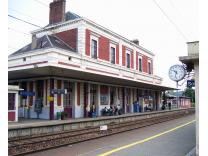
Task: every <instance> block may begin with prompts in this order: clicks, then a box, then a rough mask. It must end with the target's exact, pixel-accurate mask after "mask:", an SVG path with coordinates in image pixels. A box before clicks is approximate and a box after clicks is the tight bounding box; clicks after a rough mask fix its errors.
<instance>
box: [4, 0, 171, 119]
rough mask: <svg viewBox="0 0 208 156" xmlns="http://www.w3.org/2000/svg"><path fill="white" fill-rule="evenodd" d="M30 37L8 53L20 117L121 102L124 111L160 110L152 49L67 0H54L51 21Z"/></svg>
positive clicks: (74, 112) (84, 111)
mask: <svg viewBox="0 0 208 156" xmlns="http://www.w3.org/2000/svg"><path fill="white" fill-rule="evenodd" d="M31 34H32V42H31V43H30V44H28V45H26V46H25V47H23V48H21V49H19V50H18V51H16V52H14V53H13V54H11V55H10V56H9V59H8V68H9V69H8V77H9V84H10V85H17V86H19V88H21V89H24V91H22V92H21V93H19V101H18V117H24V118H37V116H38V117H39V118H41V119H50V120H53V119H57V112H65V113H66V114H67V117H68V118H84V117H88V112H89V110H90V109H91V108H93V109H94V110H95V115H96V116H101V115H102V113H101V112H102V110H103V109H104V108H105V107H106V108H110V106H112V107H114V106H117V107H119V108H120V109H122V110H123V112H124V113H133V112H137V110H136V108H135V107H134V104H133V103H134V102H135V101H138V102H139V104H140V105H141V107H142V111H144V108H145V106H147V105H150V106H151V107H152V109H153V110H160V107H161V103H162V101H161V98H162V96H161V93H162V91H165V90H170V89H172V88H169V87H165V86H162V78H161V77H159V76H156V75H155V70H154V56H155V55H154V53H152V52H151V51H149V50H147V49H146V48H144V47H142V46H141V45H139V41H138V40H129V39H127V38H125V37H123V36H121V35H119V34H117V33H115V32H113V31H111V30H109V29H107V28H105V27H103V26H101V25H99V24H97V23H95V22H93V21H91V20H89V19H86V18H84V17H81V16H79V15H76V14H74V13H72V12H65V0H54V1H53V2H52V3H51V4H50V13H49V24H48V25H47V26H46V27H44V28H41V29H38V30H35V31H33V32H31Z"/></svg>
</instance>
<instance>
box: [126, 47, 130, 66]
mask: <svg viewBox="0 0 208 156" xmlns="http://www.w3.org/2000/svg"><path fill="white" fill-rule="evenodd" d="M130 53H131V52H130V51H127V52H126V67H127V68H130V62H131V57H130Z"/></svg>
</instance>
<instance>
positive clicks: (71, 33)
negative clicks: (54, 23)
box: [56, 28, 77, 50]
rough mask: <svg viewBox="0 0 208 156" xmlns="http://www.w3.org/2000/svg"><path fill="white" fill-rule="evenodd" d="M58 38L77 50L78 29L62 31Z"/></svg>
mask: <svg viewBox="0 0 208 156" xmlns="http://www.w3.org/2000/svg"><path fill="white" fill-rule="evenodd" d="M56 36H57V37H59V38H60V39H61V40H63V41H64V42H65V43H66V44H68V45H69V46H70V47H72V48H73V49H75V50H77V28H75V29H71V30H67V31H62V32H60V33H57V34H56Z"/></svg>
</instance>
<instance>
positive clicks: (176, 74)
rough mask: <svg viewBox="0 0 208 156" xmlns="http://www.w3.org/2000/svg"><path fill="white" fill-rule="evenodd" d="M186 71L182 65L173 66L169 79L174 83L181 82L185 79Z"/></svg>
mask: <svg viewBox="0 0 208 156" xmlns="http://www.w3.org/2000/svg"><path fill="white" fill-rule="evenodd" d="M185 74H186V71H185V69H184V67H183V66H181V65H173V66H171V67H170V69H169V77H170V79H171V80H173V81H180V80H182V79H183V78H184V76H185Z"/></svg>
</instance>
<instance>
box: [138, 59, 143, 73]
mask: <svg viewBox="0 0 208 156" xmlns="http://www.w3.org/2000/svg"><path fill="white" fill-rule="evenodd" d="M138 60H139V62H138V69H139V71H140V72H142V57H141V56H139V57H138Z"/></svg>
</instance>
